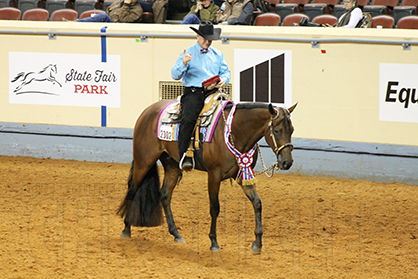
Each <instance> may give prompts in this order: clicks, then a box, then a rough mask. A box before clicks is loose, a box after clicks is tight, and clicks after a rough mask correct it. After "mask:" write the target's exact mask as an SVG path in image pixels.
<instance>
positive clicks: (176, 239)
mask: <svg viewBox="0 0 418 279" xmlns="http://www.w3.org/2000/svg"><path fill="white" fill-rule="evenodd" d="M174 241H175V242H178V243H186V240H184V238H183V237H182V236H180V237H175V238H174Z"/></svg>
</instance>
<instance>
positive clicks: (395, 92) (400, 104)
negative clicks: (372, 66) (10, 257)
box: [379, 63, 418, 123]
mask: <svg viewBox="0 0 418 279" xmlns="http://www.w3.org/2000/svg"><path fill="white" fill-rule="evenodd" d="M417 73H418V65H416V64H386V63H381V64H380V68H379V75H380V79H379V120H380V121H395V122H412V123H418V92H417V87H418V79H417V77H416V75H417Z"/></svg>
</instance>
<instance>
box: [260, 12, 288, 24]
mask: <svg viewBox="0 0 418 279" xmlns="http://www.w3.org/2000/svg"><path fill="white" fill-rule="evenodd" d="M280 22H281V18H280V16H279V15H278V14H275V13H264V14H261V15H259V16H257V17H256V18H255V21H254V25H255V26H280Z"/></svg>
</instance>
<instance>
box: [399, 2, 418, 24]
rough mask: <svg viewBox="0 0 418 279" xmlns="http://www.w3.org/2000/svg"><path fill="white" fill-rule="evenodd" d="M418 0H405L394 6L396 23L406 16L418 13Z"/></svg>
mask: <svg viewBox="0 0 418 279" xmlns="http://www.w3.org/2000/svg"><path fill="white" fill-rule="evenodd" d="M417 7H418V0H403V1H402V5H401V6H396V7H394V8H393V18H394V19H395V25H396V24H397V23H398V20H399V19H400V18H402V17H404V16H409V15H417V14H418V10H417Z"/></svg>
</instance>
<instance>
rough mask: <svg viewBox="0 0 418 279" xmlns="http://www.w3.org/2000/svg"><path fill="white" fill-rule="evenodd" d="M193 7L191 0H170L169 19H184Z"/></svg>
mask: <svg viewBox="0 0 418 279" xmlns="http://www.w3.org/2000/svg"><path fill="white" fill-rule="evenodd" d="M191 7H192V3H191V1H189V0H168V8H167V19H168V20H178V21H182V20H183V18H184V16H185V15H187V14H188V13H189V11H190V8H191Z"/></svg>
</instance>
